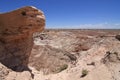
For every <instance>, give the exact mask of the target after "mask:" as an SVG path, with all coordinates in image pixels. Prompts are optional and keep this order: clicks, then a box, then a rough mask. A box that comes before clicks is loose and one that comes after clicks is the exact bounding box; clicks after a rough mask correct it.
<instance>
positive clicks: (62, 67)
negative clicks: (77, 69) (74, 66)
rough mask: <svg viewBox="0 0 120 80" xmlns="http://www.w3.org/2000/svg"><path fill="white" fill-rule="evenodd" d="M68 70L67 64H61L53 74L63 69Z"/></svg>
mask: <svg viewBox="0 0 120 80" xmlns="http://www.w3.org/2000/svg"><path fill="white" fill-rule="evenodd" d="M67 68H68V65H67V64H63V65H62V66H60V67H59V68H58V69H57V70H55V73H59V72H61V71H63V70H65V69H67Z"/></svg>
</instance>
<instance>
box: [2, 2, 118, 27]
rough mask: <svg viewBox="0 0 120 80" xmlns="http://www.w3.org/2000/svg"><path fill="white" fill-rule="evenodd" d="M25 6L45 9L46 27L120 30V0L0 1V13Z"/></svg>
mask: <svg viewBox="0 0 120 80" xmlns="http://www.w3.org/2000/svg"><path fill="white" fill-rule="evenodd" d="M23 6H35V7H37V8H38V9H40V10H42V11H43V12H44V15H45V17H46V28H63V29H64V28H67V29H68V28H71V29H81V28H82V29H84V28H85V29H88V28H90V29H91V28H92V29H93V28H94V29H120V0H0V13H4V12H9V11H12V10H15V9H17V8H20V7H23Z"/></svg>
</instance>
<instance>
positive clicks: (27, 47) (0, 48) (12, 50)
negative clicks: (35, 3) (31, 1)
mask: <svg viewBox="0 0 120 80" xmlns="http://www.w3.org/2000/svg"><path fill="white" fill-rule="evenodd" d="M44 26H45V17H44V14H43V12H42V11H40V10H38V9H36V8H35V7H29V6H27V7H23V8H20V9H17V10H15V11H12V12H8V13H4V14H0V62H1V63H2V64H4V65H6V66H7V67H9V68H11V69H13V70H17V71H21V70H23V69H22V68H23V67H26V66H27V64H28V60H29V56H30V53H31V49H32V46H33V39H32V36H33V33H34V32H41V31H42V30H43V29H44Z"/></svg>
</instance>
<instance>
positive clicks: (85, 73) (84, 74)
mask: <svg viewBox="0 0 120 80" xmlns="http://www.w3.org/2000/svg"><path fill="white" fill-rule="evenodd" d="M87 74H88V70H86V69H83V70H82V75H81V78H82V77H85V76H86V75H87Z"/></svg>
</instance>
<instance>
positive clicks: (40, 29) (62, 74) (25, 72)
mask: <svg viewBox="0 0 120 80" xmlns="http://www.w3.org/2000/svg"><path fill="white" fill-rule="evenodd" d="M0 80H120V30H118V29H116V30H113V29H109V30H107V29H106V30H102V29H101V30H99V29H93V30H92V29H45V16H44V14H43V12H42V11H40V10H38V9H36V8H35V7H23V8H20V9H18V10H15V11H12V12H9V13H4V14H0Z"/></svg>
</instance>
